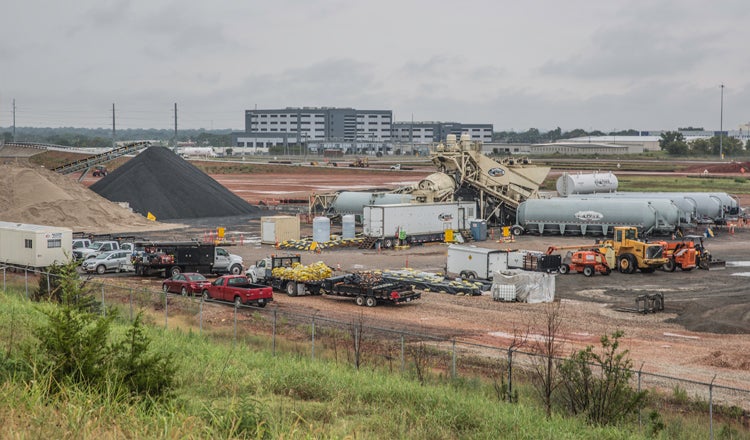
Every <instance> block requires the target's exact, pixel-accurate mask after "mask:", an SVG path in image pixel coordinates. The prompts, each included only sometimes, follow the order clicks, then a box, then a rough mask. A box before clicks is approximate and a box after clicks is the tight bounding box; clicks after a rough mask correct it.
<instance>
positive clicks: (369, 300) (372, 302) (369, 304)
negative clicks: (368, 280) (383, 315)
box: [365, 296, 378, 307]
mask: <svg viewBox="0 0 750 440" xmlns="http://www.w3.org/2000/svg"><path fill="white" fill-rule="evenodd" d="M365 305H366V306H367V307H375V306H376V305H378V300H376V299H375V298H374V297H372V296H368V297H367V298H365Z"/></svg>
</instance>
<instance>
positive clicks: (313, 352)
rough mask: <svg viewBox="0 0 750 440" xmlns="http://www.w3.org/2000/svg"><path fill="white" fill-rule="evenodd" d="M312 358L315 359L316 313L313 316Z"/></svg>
mask: <svg viewBox="0 0 750 440" xmlns="http://www.w3.org/2000/svg"><path fill="white" fill-rule="evenodd" d="M312 358H313V360H314V359H315V315H313V317H312Z"/></svg>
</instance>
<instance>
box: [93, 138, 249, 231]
mask: <svg viewBox="0 0 750 440" xmlns="http://www.w3.org/2000/svg"><path fill="white" fill-rule="evenodd" d="M91 190H93V191H95V192H96V193H97V194H99V195H101V196H102V197H104V198H106V199H108V200H111V201H113V202H128V203H129V204H130V207H131V208H132V209H133V211H135V212H138V213H140V214H142V215H144V216H145V215H147V214H148V213H149V212H150V213H152V214H153V215H154V216H155V217H156V219H157V220H174V219H192V218H202V217H229V216H236V215H245V214H254V213H256V212H258V211H259V209H258V208H256V207H254V206H252V205H250V204H249V203H247V202H246V201H244V200H242V199H241V198H240V197H238V196H236V195H235V194H234V193H232V192H231V191H229V190H228V189H226V188H225V187H223V186H222V185H221V184H219V182H217V181H215V180H214V179H212V178H211V177H209V176H208V175H207V174H206V173H204V172H203V171H201V170H199V169H198V168H196V167H195V166H193V165H192V164H190V163H189V162H187V161H186V160H184V159H182V158H181V157H179V156H178V155H176V154H175V153H173V152H172V151H171V150H169V149H168V148H164V147H150V148H147V149H146V150H144V151H143V152H141V153H140V154H139V155H137V156H136V157H134V158H133V159H131V160H129V161H127V162H126V163H125V164H124V165H123V166H121V167H119V168H117V169H116V170H114V171H112V172H111V173H109V174H108V175H107V176H105V177H103V178H102V179H101V180H99V181H98V182H96V183H95V184H93V185H91Z"/></svg>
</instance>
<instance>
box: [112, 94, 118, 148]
mask: <svg viewBox="0 0 750 440" xmlns="http://www.w3.org/2000/svg"><path fill="white" fill-rule="evenodd" d="M115 135H116V131H115V103H114V102H113V103H112V148H113V149H114V148H115V147H116V146H117V143H116V142H115Z"/></svg>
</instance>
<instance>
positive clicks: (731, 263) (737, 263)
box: [727, 261, 750, 267]
mask: <svg viewBox="0 0 750 440" xmlns="http://www.w3.org/2000/svg"><path fill="white" fill-rule="evenodd" d="M727 267H750V261H727Z"/></svg>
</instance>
